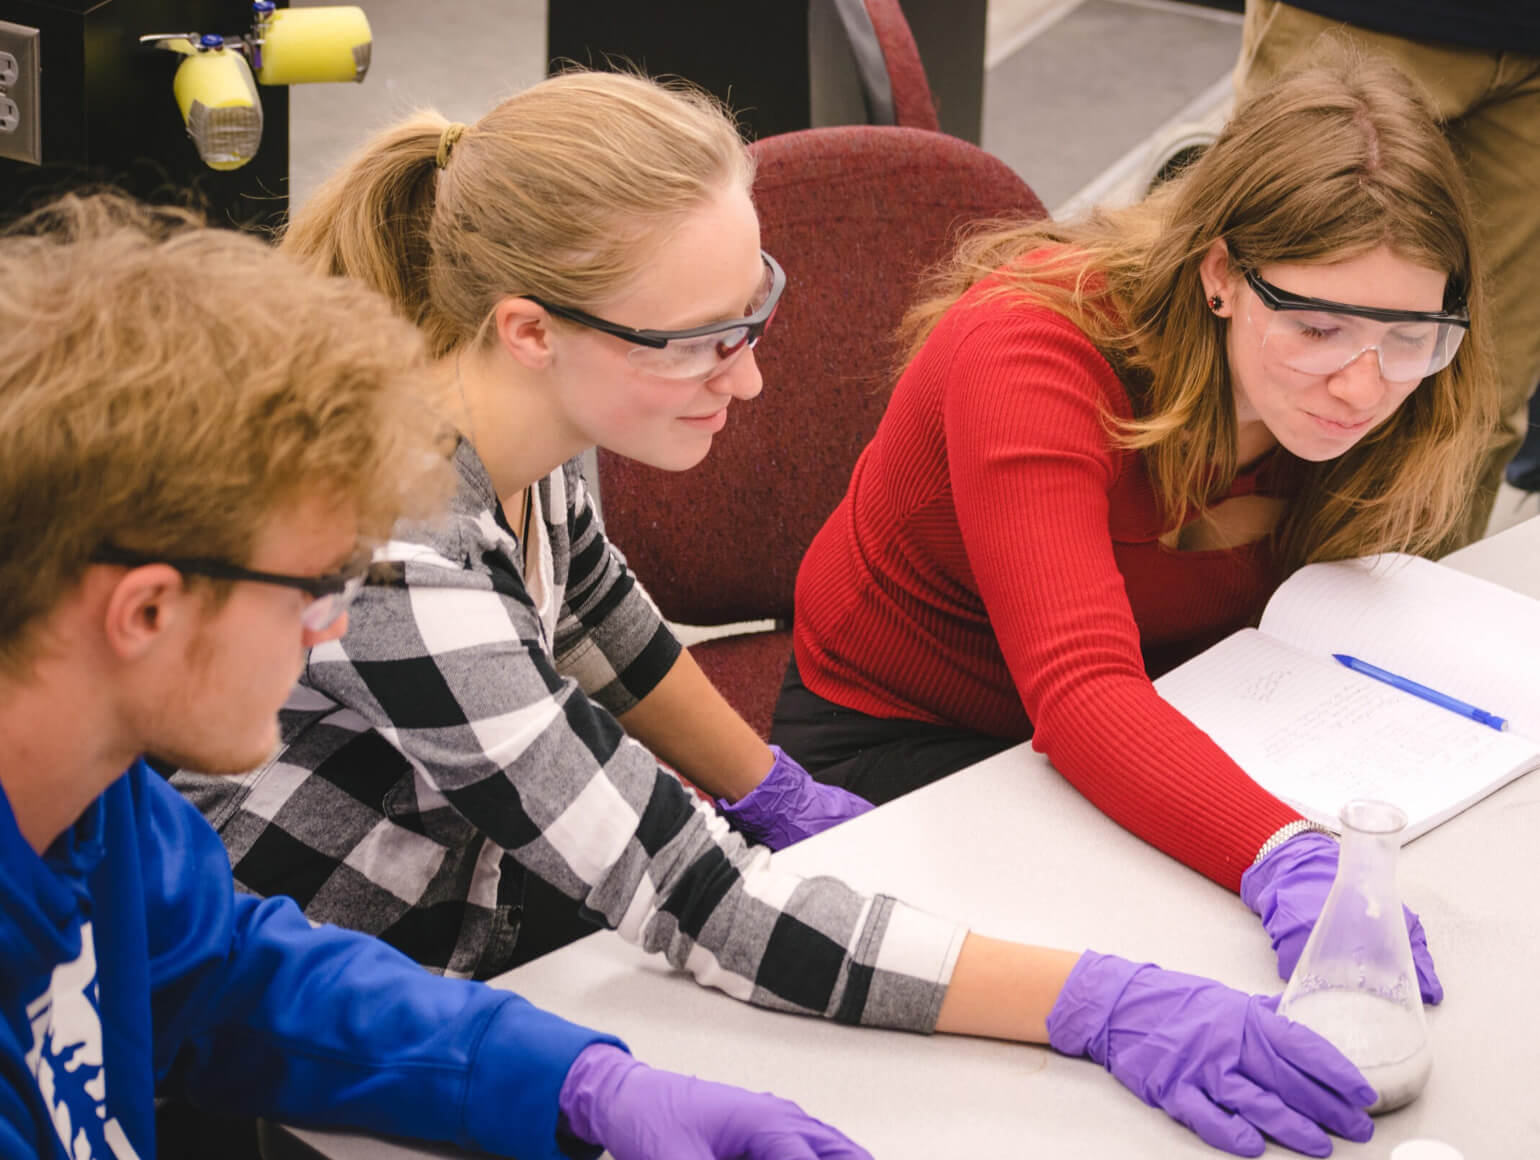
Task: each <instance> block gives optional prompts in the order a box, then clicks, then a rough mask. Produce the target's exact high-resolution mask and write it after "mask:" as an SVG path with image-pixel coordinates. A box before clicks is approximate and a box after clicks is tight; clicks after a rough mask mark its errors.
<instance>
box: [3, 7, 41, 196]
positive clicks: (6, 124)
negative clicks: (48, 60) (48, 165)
mask: <svg viewBox="0 0 1540 1160" xmlns="http://www.w3.org/2000/svg"><path fill="white" fill-rule="evenodd" d="M38 42H39V37H38V30H37V29H35V28H28V27H27V26H26V25H24V24H12V23H11V22H10V21H8V20H0V157H9V158H10V159H11V160H13V161H25V162H28V163H30V164H32V165H41V164H42V163H43V118H42V110H41V105H40V100H41V91H42V84H41V73H42V59H41V57H42V54H41V53H40V51H39V48H38Z"/></svg>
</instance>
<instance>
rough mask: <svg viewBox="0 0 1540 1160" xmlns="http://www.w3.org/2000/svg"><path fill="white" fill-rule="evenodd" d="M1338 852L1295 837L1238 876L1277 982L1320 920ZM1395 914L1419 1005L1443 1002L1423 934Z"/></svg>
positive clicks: (1330, 843) (1418, 924)
mask: <svg viewBox="0 0 1540 1160" xmlns="http://www.w3.org/2000/svg"><path fill="white" fill-rule="evenodd" d="M1338 852H1339V847H1338V845H1337V843H1336V841H1335V840H1333V839H1332V838H1329V837H1327V836H1326V835H1325V834H1319V833H1306V834H1300V835H1299V836H1298V837H1296V838H1290V839H1289V840H1288V841H1287V842H1285V843H1284V844H1283V845H1281V846H1279V847H1278V848H1277V849H1276V850H1274V851H1273V852H1272V853H1271V854H1269V855H1268V856H1267V857H1266V858H1263V859H1262V861H1260V862H1258V863H1257V864H1256V865H1255V866H1253V867H1252V868H1251V869H1250V870H1247V871H1246V873H1244V874H1242V875H1241V901H1242V902H1244V903H1245V904H1246V905H1247V906H1249V907H1250V908H1251V910H1252V912H1253V913H1254V914H1256V915H1257V917H1258V918H1260V919H1261V920H1262V929H1263V930H1265V931H1267V933H1268V934H1269V935H1271V936H1272V940H1273V950H1274V951H1275V952H1276V953H1277V955H1278V977H1279V978H1280V979H1287V978H1288V977H1289V976H1290V975H1292V974H1293V973H1294V966H1295V964H1296V963H1298V962H1299V956H1300V955H1301V954H1303V953H1304V950H1305V941H1306V940H1307V939H1308V938H1309V937H1310V931H1311V929H1312V928H1314V926H1315V920H1316V919H1317V918H1319V917H1320V916H1321V907H1323V906H1325V905H1326V896H1327V894H1329V893H1331V884H1332V880H1333V879H1335V878H1336V877H1337V854H1338ZM1401 909H1402V910H1404V911H1406V931H1407V934H1409V935H1410V936H1411V940H1412V962H1413V963H1414V964H1415V965H1416V967H1417V987H1418V989H1419V990H1420V991H1421V992H1422V1001H1423V1002H1424V1003H1437V1002H1438V1001H1439V1000H1441V999H1442V998H1443V997H1444V984H1443V983H1440V982H1439V981H1438V972H1437V971H1435V970H1434V969H1433V956H1432V955H1431V954H1430V953H1429V952H1428V936H1427V933H1426V932H1425V931H1424V930H1423V929H1422V920H1421V919H1420V918H1418V917H1417V916H1416V915H1415V914H1413V913H1412V912H1411V910H1410V909H1408V908H1407V907H1404V906H1403V907H1402V908H1401Z"/></svg>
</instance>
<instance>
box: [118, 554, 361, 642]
mask: <svg viewBox="0 0 1540 1160" xmlns="http://www.w3.org/2000/svg"><path fill="white" fill-rule="evenodd" d="M91 559H92V561H93V562H94V563H97V564H121V565H123V566H124V567H127V568H142V567H144V566H145V565H147V564H165V565H166V566H167V567H170V568H175V569H176V570H177V571H178V572H180V573H182V574H183V575H184V576H206V577H208V578H209V579H211V580H247V581H251V582H253V583H256V584H276V585H278V586H279V587H281V588H296V589H298V590H299V591H301V592H303V593H304V594H305V595H306V596H308V597H309V598H310V602H309V603H308V604H306V605H305V607H304V610H303V611H302V612H301V613H300V614H299V620H300V623H301V624H303V625H304V626H305V627H306V628H308V629H309V630H310V631H311V632H324V631H325V630H326V629H328V628H330V627H331V626H332V625H333V624H335V623H337V620H338V618H339V617H341V616H342V614H343V613H344V612H346V611H347V610H348V605H350V604H352V603H353V598H354V597H355V596H357V595H358V593H359V590H360V589H361V588H363V586H364V578H365V576H366V575H367V573H368V571H369V559H370V558H369V556H368V555H367V554H363V555H360V556H358V557H357V558H355V559H354V560H351V561H349V562H348V564H347V565H345V566H344V567H343V568H341V569H340V570H338V571H336V572H328V573H327V574H326V575H324V576H288V575H284V574H283V573H281V572H256V571H253V570H252V569H250V568H242V567H240V566H239V565H237V564H227V563H225V562H224V561H223V560H211V559H204V558H201V557H182V558H173V559H166V558H162V557H157V556H145V555H141V554H140V553H138V552H130V551H127V550H126V549H123V548H119V547H117V546H115V545H113V544H104V545H102V546H101V547H100V548H98V549H97V550H96V551H95V552H94V553H92V555H91Z"/></svg>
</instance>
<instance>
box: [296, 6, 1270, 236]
mask: <svg viewBox="0 0 1540 1160" xmlns="http://www.w3.org/2000/svg"><path fill="white" fill-rule="evenodd" d="M546 2H547V0H495V2H490V3H489V2H488V0H435V2H434V3H433V4H431V5H430V4H425V3H422V2H421V0H364V8H365V11H367V13H368V15H369V23H370V27H371V29H372V30H373V33H374V50H373V56H372V62H371V64H370V68H369V75H368V77H367V78H366V79H365V81H364V83H363V84H361V85H296V86H295V87H294V88H293V89H292V90H291V94H290V100H291V102H292V104H291V117H290V130H289V149H290V155H291V162H290V173H291V186H290V196H291V199H292V200H293V202H294V203H295V204H299V203H301V202H303V201H304V200H305V198H306V197H307V196H309V194H310V192H311V190H313V189H314V188H315V186H316V184H317V183H318V182H319V181H320V179H321V178H322V177H323V176H325V174H326V173H328V172H330V171H331V170H332V169H333V168H335V167H336V165H337V164H338V163H339V162H340V161H341V160H342V159H343V158H344V157H345V156H346V155H347V153H348V152H349V151H350V150H351V149H352V148H354V147H355V146H356V145H358V144H359V143H360V142H362V141H363V140H364V139H365V138H366V137H367V136H368V134H369V133H370V132H371V131H373V130H375V129H377V128H379V127H381V126H383V125H386V124H389V123H390V122H391V121H393V120H395V119H396V118H399V117H401V116H403V115H404V114H406V113H408V112H410V111H412V110H413V109H416V108H419V107H422V106H425V105H426V106H433V107H436V108H437V109H439V111H440V112H442V113H444V114H445V115H446V116H448V117H450V118H452V119H455V120H463V121H472V120H474V119H475V118H476V117H477V116H479V115H480V114H481V113H482V112H484V111H485V110H486V109H488V108H489V107H491V106H492V105H493V104H495V103H496V102H497V100H498V99H500V98H501V97H503V96H506V95H507V94H509V93H512V92H517V91H518V90H519V89H521V88H524V87H526V86H528V85H531V84H533V83H535V82H536V81H537V80H539V79H540V78H541V77H542V76H543V75H544V71H545V12H546ZM568 2H576V0H568ZM989 16H990V36H991V44H990V46H989V51H988V59H990V60H991V61H995V63H994V64H993V67H991V68H990V69H989V70H988V72H987V75H986V80H985V104H984V132H983V145H984V147H985V148H987V149H989V150H990V151H991V152H993V153H995V154H996V155H997V156H999V157H1001V158H1003V159H1004V160H1005V161H1006V162H1007V163H1008V164H1010V165H1011V166H1012V167H1013V168H1015V169H1016V170H1017V172H1019V173H1020V174H1021V175H1022V176H1023V177H1024V178H1025V179H1026V180H1027V181H1028V182H1029V183H1030V184H1031V185H1032V186H1033V188H1034V189H1036V190H1037V193H1038V196H1039V197H1041V198H1042V199H1043V202H1044V204H1045V205H1048V206H1050V207H1056V206H1059V205H1061V204H1063V203H1064V202H1065V200H1066V199H1068V198H1069V197H1070V196H1071V195H1073V194H1074V193H1075V192H1076V191H1078V190H1080V189H1081V188H1082V187H1084V186H1086V185H1087V184H1089V183H1091V182H1092V181H1094V180H1095V179H1096V178H1097V177H1098V176H1099V175H1100V174H1102V173H1103V172H1104V171H1105V170H1107V168H1108V167H1109V166H1112V165H1114V164H1116V163H1117V162H1118V161H1119V159H1121V158H1123V157H1124V156H1125V155H1126V154H1127V153H1128V152H1129V151H1130V150H1131V149H1135V148H1137V147H1138V146H1139V145H1140V144H1141V143H1142V142H1144V141H1145V140H1147V139H1148V138H1149V137H1150V136H1151V134H1153V133H1155V132H1156V131H1157V130H1159V129H1160V128H1161V126H1162V125H1163V124H1165V123H1166V122H1167V121H1168V120H1169V119H1170V118H1172V117H1173V116H1175V115H1176V114H1178V113H1179V112H1180V111H1181V110H1182V109H1183V108H1184V106H1186V105H1187V104H1188V103H1189V102H1190V101H1191V100H1192V99H1193V98H1194V97H1196V96H1197V95H1199V94H1200V93H1202V92H1203V91H1205V90H1206V89H1208V88H1209V87H1210V86H1211V85H1212V84H1213V83H1214V82H1215V81H1216V80H1217V79H1219V78H1221V77H1222V76H1223V75H1224V74H1225V73H1226V72H1227V71H1228V69H1229V68H1230V66H1231V64H1232V63H1233V62H1234V59H1235V53H1236V49H1237V48H1238V46H1239V44H1240V29H1239V23H1238V18H1237V17H1234V16H1231V15H1230V14H1227V13H1216V12H1214V11H1212V10H1210V9H1205V8H1195V7H1192V6H1189V5H1182V4H1175V3H1170V2H1168V0H1080V2H1079V3H1076V2H1075V0H992V3H991V5H990V13H989ZM1035 29H1040V31H1035V32H1034V30H1035Z"/></svg>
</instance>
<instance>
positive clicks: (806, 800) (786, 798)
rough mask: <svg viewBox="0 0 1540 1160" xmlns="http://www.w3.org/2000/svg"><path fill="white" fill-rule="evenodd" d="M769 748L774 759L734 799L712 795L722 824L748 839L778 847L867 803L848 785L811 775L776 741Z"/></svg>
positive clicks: (846, 816)
mask: <svg viewBox="0 0 1540 1160" xmlns="http://www.w3.org/2000/svg"><path fill="white" fill-rule="evenodd" d="M770 752H771V753H773V754H774V755H775V764H773V765H772V766H771V767H770V772H769V773H767V774H765V780H764V781H762V782H760V783H759V784H758V785H757V786H755V787H754V788H753V790H752V791H750V792H749V793H748V794H747V795H745V796H744V797H741V798H739V799H738V803H737V804H736V805H729V804H728V803H727V801H726V800H725V799H723V798H718V799H717V809H719V810H720V811H721V812H722V816H723V817H725V818H726V819H727V824H728V825H730V826H731V827H732V828H733V829H735V830H737V831H738V832H739V833H740V834H742V835H743V836H744V837H746V838H748V839H749V840H750V841H753V842H758V843H759V844H760V845H762V846H769V847H770V848H771V849H772V850H783V849H785V848H786V847H787V846H789V845H791V844H792V843H793V842H800V841H802V839H803V838H811V837H812V836H813V835H814V834H817V833H821V832H822V831H824V830H827V829H828V828H829V827H830V826H837V825H839V824H840V823H841V822H844V821H848V820H849V819H851V818H853V817H856V816H858V815H860V814H864V813H865V812H866V811H867V810H869V809H871V808H872V803H871V802H869V801H867V800H866V799H865V798H862V797H857V796H856V795H855V794H853V793H851V792H850V791H849V790H843V789H840V788H839V786H836V785H824V784H823V783H822V782H817V781H814V780H813V779H812V778H811V777H809V776H808V772H807V770H805V769H803V768H802V767H801V766H800V765H798V764H797V763H796V762H795V761H793V760H792V759H791V758H790V757H788V756H787V754H786V752H785V751H784V750H782V749H781V747H780V746H779V745H772V746H771V747H770Z"/></svg>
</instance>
